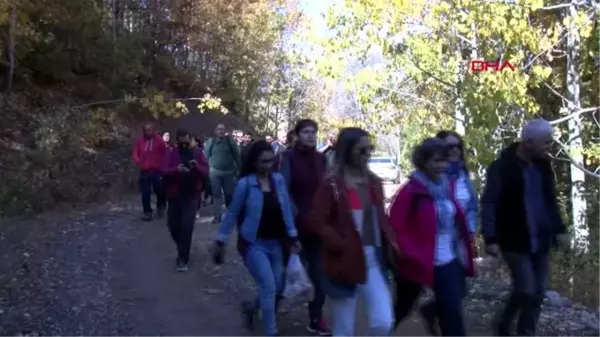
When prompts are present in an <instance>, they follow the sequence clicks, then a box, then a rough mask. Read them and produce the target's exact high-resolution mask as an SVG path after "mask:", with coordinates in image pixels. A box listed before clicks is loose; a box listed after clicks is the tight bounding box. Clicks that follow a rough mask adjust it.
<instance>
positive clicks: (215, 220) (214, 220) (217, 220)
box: [212, 217, 221, 225]
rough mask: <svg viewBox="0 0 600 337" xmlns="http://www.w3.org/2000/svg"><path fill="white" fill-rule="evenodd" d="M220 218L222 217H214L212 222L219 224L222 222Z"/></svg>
mask: <svg viewBox="0 0 600 337" xmlns="http://www.w3.org/2000/svg"><path fill="white" fill-rule="evenodd" d="M219 218H220V217H215V218H214V219H213V221H212V224H213V225H218V224H220V223H221V219H219Z"/></svg>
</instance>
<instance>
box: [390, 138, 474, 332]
mask: <svg viewBox="0 0 600 337" xmlns="http://www.w3.org/2000/svg"><path fill="white" fill-rule="evenodd" d="M447 152H448V150H447V146H446V144H445V143H444V142H443V141H442V140H440V139H438V138H428V139H426V140H424V141H423V142H422V143H421V144H420V145H418V146H417V147H416V148H415V150H414V152H413V156H412V161H413V165H414V166H415V168H416V170H415V171H414V172H413V173H412V174H411V176H410V178H409V180H408V182H407V183H406V184H405V185H403V187H402V188H401V189H400V190H399V191H398V193H397V194H396V197H395V198H394V200H393V201H392V205H391V208H390V222H391V224H392V227H393V229H394V232H395V234H396V245H397V247H398V252H399V255H398V258H397V261H396V269H397V270H396V274H395V276H396V303H395V308H394V309H395V315H396V324H398V323H400V322H401V321H402V320H403V319H404V318H406V317H407V316H408V315H409V314H410V312H411V311H412V308H413V306H414V304H415V303H417V300H418V298H419V296H420V294H421V292H422V290H423V288H424V287H429V288H431V289H432V290H433V291H434V293H435V302H432V303H431V304H429V306H426V307H424V308H421V314H422V315H424V316H425V317H429V318H431V317H434V318H437V320H438V323H439V327H440V333H438V332H437V331H435V330H434V329H435V328H436V327H435V325H434V324H433V323H432V324H431V325H428V326H427V328H428V330H429V333H430V334H432V335H439V334H441V335H442V336H465V335H466V331H465V326H464V322H463V315H462V300H463V297H464V291H465V277H466V276H473V274H474V269H473V258H474V250H473V245H472V241H473V240H472V234H471V231H470V230H469V228H468V226H467V221H466V217H465V213H464V211H463V209H462V206H460V204H459V202H458V201H457V200H456V198H455V196H454V193H453V191H452V189H451V187H450V182H449V181H448V177H447V176H446V175H445V174H444V173H445V170H446V165H447V162H446V161H447Z"/></svg>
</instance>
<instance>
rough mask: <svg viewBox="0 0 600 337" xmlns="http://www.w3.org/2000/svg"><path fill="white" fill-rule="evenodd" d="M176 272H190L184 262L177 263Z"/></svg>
mask: <svg viewBox="0 0 600 337" xmlns="http://www.w3.org/2000/svg"><path fill="white" fill-rule="evenodd" d="M175 270H177V271H178V272H180V273H183V272H186V271H187V270H188V265H187V263H184V262H182V261H177V265H176V267H175Z"/></svg>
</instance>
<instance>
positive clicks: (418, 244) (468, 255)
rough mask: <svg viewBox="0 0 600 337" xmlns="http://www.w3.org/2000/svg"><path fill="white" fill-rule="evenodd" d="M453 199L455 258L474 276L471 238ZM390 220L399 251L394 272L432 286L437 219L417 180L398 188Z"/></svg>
mask: <svg viewBox="0 0 600 337" xmlns="http://www.w3.org/2000/svg"><path fill="white" fill-rule="evenodd" d="M453 201H454V204H455V206H456V223H457V224H458V228H459V234H460V239H459V242H460V252H459V254H460V257H459V258H460V260H462V262H463V265H464V266H465V269H466V273H467V276H474V275H475V269H474V265H473V259H474V257H475V253H474V249H473V238H472V237H471V235H470V234H469V231H468V229H467V225H466V221H465V214H464V212H463V211H462V209H461V207H459V206H458V203H457V201H456V200H453ZM390 223H391V225H392V227H393V229H394V233H395V235H396V243H397V245H398V249H399V251H400V256H398V260H397V267H398V270H397V272H398V275H399V276H400V277H402V278H405V279H407V280H409V281H413V282H415V283H418V284H421V285H424V286H432V285H433V281H434V273H435V248H436V247H435V245H436V235H437V226H438V220H437V218H436V210H435V202H434V200H433V197H432V196H431V195H430V193H429V191H428V190H427V188H426V187H425V186H424V185H423V184H422V183H421V182H419V181H417V180H414V179H410V180H409V181H408V182H407V183H406V184H404V185H403V186H401V187H400V190H399V191H398V192H397V193H396V196H395V198H394V200H393V201H392V205H391V208H390Z"/></svg>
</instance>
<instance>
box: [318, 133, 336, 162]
mask: <svg viewBox="0 0 600 337" xmlns="http://www.w3.org/2000/svg"><path fill="white" fill-rule="evenodd" d="M335 143H336V134H335V133H333V132H330V133H329V134H328V135H327V143H326V144H325V147H323V148H322V149H321V150H320V152H321V153H323V154H324V155H325V157H327V167H328V168H331V167H333V164H334V163H333V162H334V160H335Z"/></svg>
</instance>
